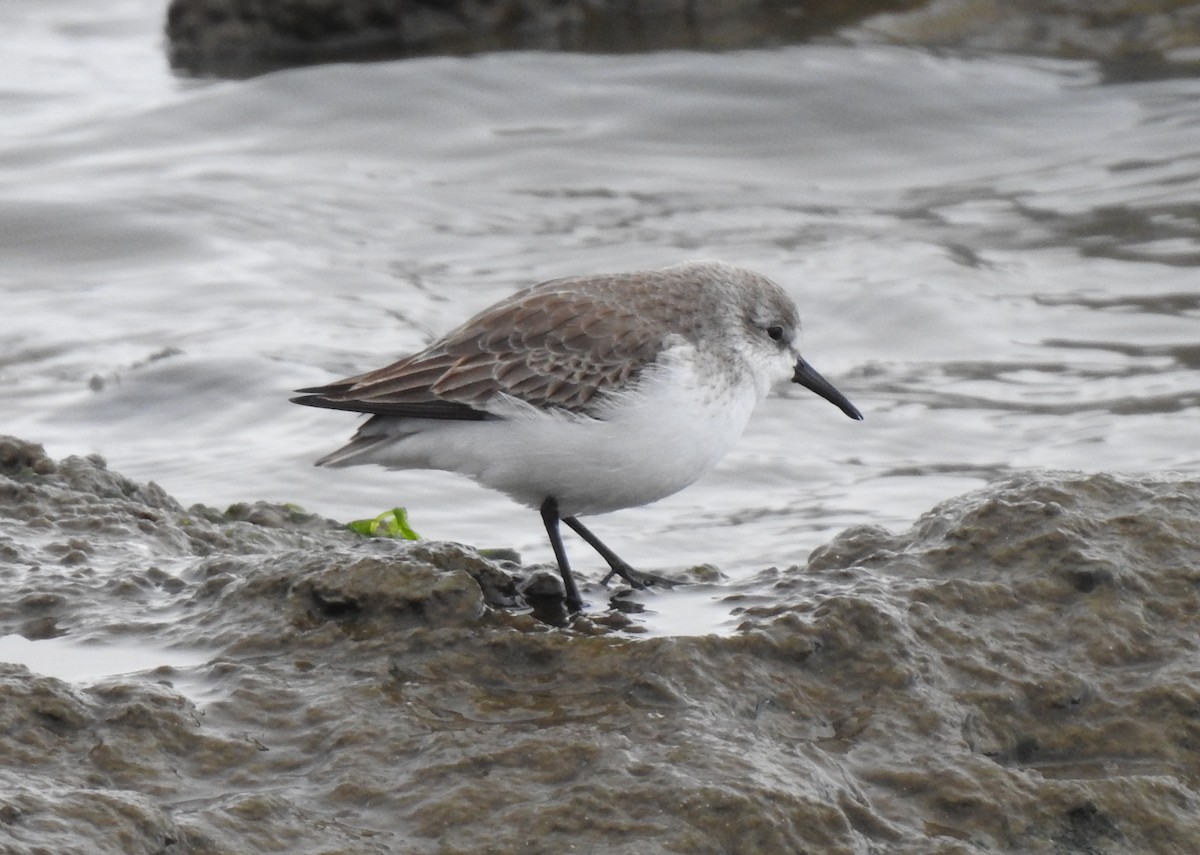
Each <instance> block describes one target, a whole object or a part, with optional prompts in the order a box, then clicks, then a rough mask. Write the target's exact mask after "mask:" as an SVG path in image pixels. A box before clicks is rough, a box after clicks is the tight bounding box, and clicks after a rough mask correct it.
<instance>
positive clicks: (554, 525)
mask: <svg viewBox="0 0 1200 855" xmlns="http://www.w3.org/2000/svg"><path fill="white" fill-rule="evenodd" d="M541 512H542V522H543V523H544V524H545V526H546V534H547V535H549V536H550V546H551V548H552V549H553V550H554V558H555V560H556V561H558V572H559V573H561V574H562V580H563V588H564V590H565V591H566V594H567V610H568V611H572V612H577V611H579V610H581V609H582V608H583V600H582V599H580V597H579V589H578V588H576V587H575V577H574V576H572V575H571V565H570V564H568V563H567V550H566V549H565V548H564V547H563V542H562V535H561V534H560V533H559V531H558V520H559V516H558V502H557V501H556V500H555V499H554V497H553V496H551V497H550V498H548V499H546V501H544V502H542V507H541ZM567 523H568V524H570V523H571V520H567ZM571 528H575V526H573V525H572V526H571ZM576 531H578V529H576ZM601 554H603V553H601Z"/></svg>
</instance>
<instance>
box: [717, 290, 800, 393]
mask: <svg viewBox="0 0 1200 855" xmlns="http://www.w3.org/2000/svg"><path fill="white" fill-rule="evenodd" d="M752 296H753V299H752V300H750V301H749V302H748V303H747V304H746V305H745V306H744V307H743V311H742V313H741V314H740V316H738V315H731V321H733V325H734V326H735V327H736V332H733V334H732V336H731V338H732V341H733V342H734V343H735V344H734V347H735V350H737V352H738V353H739V354H740V355H741V357H742V359H743V360H744V362H745V365H746V368H747V369H749V371H750V373H751V374H752V376H753V377H754V380H755V386H756V388H757V391H758V396H759V398H762V397H765V396H766V394H767V392H769V391H770V390H771V387H773V386H774V385H776V384H777V383H781V382H783V381H784V380H791V378H792V375H793V373H794V372H795V369H796V362H797V360H798V359H799V358H800V355H799V353H798V351H797V350H796V337H797V334H798V331H799V327H800V322H799V318H798V316H797V313H796V307H795V306H794V305H793V304H792V301H791V300H790V299H789V298H788V296H787V295H786V294H785V293H783V291H782V290H780V289H779V288H777V287H776V286H774V285H772V284H771V283H767V282H764V283H762V287H760V288H756V289H754V290H753V292H752Z"/></svg>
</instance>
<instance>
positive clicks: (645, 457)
mask: <svg viewBox="0 0 1200 855" xmlns="http://www.w3.org/2000/svg"><path fill="white" fill-rule="evenodd" d="M697 368H698V366H697V365H696V363H695V362H694V361H692V360H690V359H688V360H682V361H679V362H673V364H670V365H667V366H663V367H662V369H661V370H657V371H655V372H652V373H651V374H650V375H649V376H648V377H647V378H646V380H645V381H644V382H643V383H641V384H639V387H638V388H637V389H635V390H633V391H632V392H630V393H629V394H626V395H623V396H620V397H618V398H615V399H614V400H613V401H612V402H611V404H610V405H609V406H608V407H607V408H606V409H605V411H604V412H602V413H601V414H600V415H601V417H600V418H585V417H581V416H573V415H566V414H561V413H559V414H547V413H546V412H544V411H540V410H535V409H533V408H532V407H528V406H527V405H523V404H516V403H514V406H513V407H512V413H511V415H509V417H508V418H503V419H497V420H489V421H478V422H452V423H447V422H441V423H436V424H429V427H428V428H426V429H418V430H417V431H416V432H414V433H412V434H411V435H409V436H406V437H405V438H404V439H402V440H401V441H400V442H398V443H395V444H392V445H390V446H387V447H385V448H381V449H380V450H379V452H377V453H376V454H373V455H371V458H372V459H373V460H374V462H377V463H381V464H383V465H385V466H395V467H401V468H416V467H426V468H433V469H446V470H450V471H455V472H461V473H463V474H466V475H470V476H471V477H472V478H474V479H475V480H477V481H478V482H479V483H481V484H484V485H485V486H488V487H491V488H493V489H495V490H499V491H501V492H503V493H506V494H508V495H509V496H511V497H512V498H513V499H515V500H516V501H518V502H521V503H523V504H525V505H529V506H531V507H537V506H539V505H540V504H541V503H542V502H543V501H544V500H545V499H546V498H547V497H550V496H553V497H554V498H555V499H556V500H557V502H558V506H559V513H560V514H561V515H562V516H564V517H570V516H579V515H587V514H600V513H607V512H609V511H615V510H619V509H621V508H629V507H635V506H638V505H644V504H647V503H648V502H653V501H656V500H658V499H661V498H663V497H664V496H669V495H671V494H672V493H675V492H677V491H678V490H681V489H683V488H684V487H686V486H688V485H689V484H691V483H692V482H694V481H695V480H696V479H697V478H699V477H700V476H701V475H703V474H704V473H705V472H707V471H708V470H709V469H711V468H712V467H713V466H714V465H716V463H717V462H718V461H719V460H720V459H721V458H722V457H724V456H725V454H726V453H727V452H728V451H729V449H730V448H731V447H732V446H733V444H734V443H735V442H736V441H737V438H738V437H739V436H741V434H742V431H743V430H744V428H745V426H746V422H747V421H748V419H749V418H750V413H751V411H752V410H753V409H754V405H755V404H756V403H757V401H758V397H759V396H758V392H757V389H756V388H755V384H753V383H745V382H742V383H738V382H730V380H732V378H726V377H724V376H717V377H713V376H712V375H705V376H701V375H700V373H699V372H698V370H697ZM426 424H428V423H426ZM389 458H390V459H389Z"/></svg>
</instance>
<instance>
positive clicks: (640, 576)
mask: <svg viewBox="0 0 1200 855" xmlns="http://www.w3.org/2000/svg"><path fill="white" fill-rule="evenodd" d="M613 576H620V577H621V578H622V579H624V580H625V583H626V584H627V585H629V587H631V588H634V589H636V590H639V591H641V590H644V589H646V588H649V587H650V586H652V585H653V586H654V587H658V588H674V587H675V586H676V585H678V584H680V583H679V582H676V581H675V580H674V579H668V578H667V577H665V576H659V575H657V574H655V573H643V572H641V571H639V570H634V569H633V568H632V567H630V566H629V565H628V564H625V563H621V564H614V565H612V569H611V570H609V571H608V575H607V576H605V577H604V578H603V579H601V580H600V584H601V585H602V586H603V587H605V588H607V587H608V583H609V582H611V581H612V577H613Z"/></svg>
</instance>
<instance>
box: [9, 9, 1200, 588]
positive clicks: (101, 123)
mask: <svg viewBox="0 0 1200 855" xmlns="http://www.w3.org/2000/svg"><path fill="white" fill-rule="evenodd" d="M111 9H112V11H111V12H106V13H105V17H104V18H103V19H100V18H99V17H98V15H99V13H98V12H97V11H96V9H95V7H94V6H92V5H91V4H84V3H78V2H66V0H61V2H56V3H39V4H8V5H6V6H4V7H3V8H2V9H0V26H2V27H3V30H4V31H5V32H6V33H7V36H5V39H6V41H7V42H9V43H10V45H11V46H13V47H14V48H15V50H16V52H15V54H14V58H15V59H16V60H17V63H16V64H17V65H18V66H19V67H20V69H21V73H20V74H18V75H16V76H14V77H12V78H10V79H9V80H8V82H7V83H6V85H5V86H4V88H3V90H2V91H0V110H2V111H3V113H4V115H5V120H4V122H3V124H2V125H0V182H3V187H4V192H3V194H0V257H2V259H3V264H2V265H0V277H3V279H2V281H0V287H2V288H3V294H4V314H3V321H2V323H0V413H2V415H0V430H2V431H3V432H8V433H13V434H16V435H19V436H22V437H25V438H27V439H31V440H36V441H40V442H43V443H45V445H46V446H47V448H48V450H49V452H50V453H51V454H52V455H55V456H61V455H63V454H68V453H79V452H93V451H94V452H100V453H102V454H103V455H104V456H105V457H106V458H107V459H108V460H109V462H110V464H111V465H112V466H113V468H115V469H118V470H120V471H121V472H123V473H124V474H126V475H128V476H130V477H132V478H135V479H138V480H154V481H156V482H158V483H160V484H162V485H163V486H164V487H165V488H166V489H167V490H168V491H169V492H170V493H172V494H173V495H175V496H176V497H178V498H179V499H180V500H181V501H183V502H185V503H187V502H204V503H208V504H214V505H223V504H224V503H228V502H231V501H236V500H251V499H258V498H263V499H269V500H273V501H286V502H294V503H298V504H300V505H303V506H304V507H306V508H309V509H310V510H314V511H318V512H321V513H324V514H327V515H330V516H333V517H335V518H339V519H351V518H357V517H365V516H373V515H375V514H376V513H379V512H380V511H382V510H384V509H386V508H389V507H392V506H394V505H405V506H407V507H408V509H409V513H410V518H411V520H412V523H413V525H414V527H415V528H416V529H417V530H418V531H420V532H421V533H422V534H423V535H425V536H427V537H431V538H437V539H454V540H460V541H463V542H467V543H472V544H477V545H479V546H512V547H515V548H517V549H519V550H520V551H521V552H522V554H523V555H524V556H525V557H527V558H532V559H539V560H548V559H549V557H550V553H549V548H548V547H547V546H546V545H545V544H544V543H543V538H544V535H543V533H542V532H541V530H540V526H539V523H538V520H537V516H536V514H532V513H529V512H525V511H522V510H520V509H518V508H516V507H515V506H514V505H512V504H511V503H510V502H509V501H508V500H507V499H505V498H503V497H501V496H497V495H494V494H491V493H488V492H486V491H484V490H482V489H480V488H477V487H475V486H474V485H472V484H470V483H469V482H467V481H465V480H464V479H461V478H459V477H457V476H452V475H445V474H440V473H426V472H413V473H385V472H380V471H374V470H371V469H365V468H364V469H351V470H342V471H333V472H326V471H323V470H317V469H315V468H313V467H311V466H310V465H309V464H310V462H311V460H312V459H313V458H315V457H317V456H319V455H320V454H322V453H324V452H326V451H329V450H331V449H332V448H334V447H335V446H337V445H338V444H340V443H341V442H342V441H343V440H344V439H345V438H346V437H348V435H349V434H350V432H351V431H352V430H353V428H354V424H355V421H354V419H353V418H352V417H351V416H349V415H348V414H343V413H328V412H317V411H311V410H305V409H301V408H298V407H295V406H293V405H291V404H289V403H288V402H287V397H288V394H289V391H290V390H291V389H293V388H296V387H298V386H303V385H312V384H315V383H320V382H322V381H325V380H328V379H332V378H333V377H335V376H343V375H345V374H347V373H350V372H356V371H359V370H365V369H367V368H371V367H376V366H378V365H380V364H383V363H384V362H385V361H387V360H390V359H391V358H392V357H394V356H396V355H398V354H401V353H404V352H407V351H411V350H413V349H416V348H419V347H420V346H421V345H422V344H423V343H425V342H426V341H428V340H429V339H430V337H431V336H433V335H435V334H436V333H439V332H442V331H445V330H447V329H449V328H450V327H451V326H453V325H455V324H456V323H457V322H458V321H460V320H461V319H463V318H464V317H465V316H467V315H469V314H471V313H473V312H474V311H476V310H478V309H479V308H481V307H483V306H485V305H487V304H488V303H490V302H492V301H494V300H496V299H498V298H500V297H501V296H503V295H505V294H507V293H509V292H510V291H512V290H514V289H516V288H518V287H521V286H524V285H527V284H530V283H533V282H536V281H539V280H542V279H546V278H550V277H554V276H560V275H566V274H572V273H579V272H600V271H608V270H624V269H631V268H638V267H644V266H660V265H666V264H671V263H674V262H677V261H680V260H684V259H689V258H696V257H708V258H721V259H724V260H727V261H731V262H735V263H738V264H743V265H746V266H749V267H753V268H755V269H758V270H760V271H762V272H765V273H767V274H768V275H770V276H772V277H774V278H776V279H777V280H778V281H779V282H780V283H781V284H783V285H784V286H785V288H787V290H788V291H789V292H790V293H791V294H792V295H793V296H794V297H795V298H796V299H797V301H798V303H799V305H800V307H801V311H802V314H803V316H804V320H805V329H806V332H805V339H804V341H805V352H806V355H807V356H808V358H809V359H810V360H811V361H812V362H813V364H814V365H816V366H817V367H818V368H819V369H820V370H821V371H822V372H823V373H824V374H825V375H826V376H827V377H829V378H830V379H832V380H834V381H835V382H836V383H837V385H838V386H839V387H841V388H842V389H843V391H845V392H846V393H847V395H848V396H849V397H850V398H851V399H852V400H854V402H855V403H856V404H857V405H858V406H859V407H860V408H861V409H862V410H863V412H864V413H865V414H866V420H865V422H863V423H853V422H851V421H849V420H847V419H845V418H844V417H843V416H842V415H841V414H839V413H838V412H837V411H836V410H835V409H834V408H832V407H830V406H829V405H828V404H826V403H825V402H823V401H820V400H818V399H816V398H814V397H813V396H811V395H809V394H808V393H806V392H804V391H803V390H799V389H796V390H787V391H785V392H783V393H782V395H781V396H779V397H776V398H772V399H770V400H769V401H767V402H766V403H765V404H764V405H763V406H762V408H761V410H760V411H759V412H758V413H757V414H756V417H755V419H754V420H753V422H752V424H751V427H750V429H749V431H748V433H747V435H746V437H745V438H744V439H743V441H742V442H741V444H740V445H739V446H738V447H737V449H736V450H735V451H734V452H733V453H732V454H731V455H730V456H729V458H727V459H726V461H725V462H724V463H723V464H722V466H721V467H720V468H719V469H718V471H716V472H715V473H713V474H712V475H711V476H709V477H708V478H706V479H705V480H704V481H702V482H701V483H699V484H697V485H696V486H694V487H693V488H691V489H689V490H687V491H685V492H684V493H682V494H680V495H678V496H675V497H672V498H669V499H667V500H664V501H662V502H660V503H658V504H656V505H654V506H652V507H650V508H646V509H642V510H637V511H626V512H622V513H619V514H614V515H612V516H610V517H607V518H602V519H598V520H596V521H595V529H596V531H597V532H598V533H600V534H601V535H602V536H604V537H605V538H606V539H607V540H608V541H609V542H610V543H611V544H612V545H613V546H614V548H616V549H617V550H618V551H619V552H621V553H622V554H623V555H625V556H626V557H627V558H629V559H630V560H631V561H632V562H633V563H635V564H637V565H639V566H643V567H648V568H654V567H671V568H677V567H681V566H687V565H692V564H701V563H711V564H714V565H717V566H718V567H720V568H721V569H722V570H724V571H725V572H727V573H730V574H732V575H738V574H744V573H747V572H751V571H753V570H757V569H760V568H762V567H764V566H768V565H772V564H774V565H779V566H788V565H790V564H794V563H797V562H801V561H803V559H804V558H805V556H806V555H807V554H808V552H809V551H810V550H811V549H812V548H813V547H815V546H817V545H819V544H820V543H822V542H824V541H826V540H828V539H829V537H831V536H832V535H833V534H834V533H835V532H836V531H839V530H841V529H843V528H845V527H846V526H847V525H850V524H854V523H862V522H877V523H882V524H885V525H889V526H902V525H905V524H907V523H908V522H910V521H911V520H912V519H913V518H914V517H915V516H916V515H918V514H919V513H921V512H923V511H924V510H926V509H928V508H929V507H930V506H931V505H932V504H934V503H936V502H938V501H940V500H942V499H945V498H947V497H949V496H952V495H954V494H957V493H959V492H961V491H963V490H965V489H967V488H970V487H974V486H978V485H979V484H981V483H984V482H985V481H987V480H989V479H992V478H994V477H996V476H998V475H1001V474H1005V473H1007V472H1009V471H1010V470H1014V469H1024V468H1027V467H1054V468H1060V467H1061V468H1079V469H1084V470H1093V471H1110V470H1125V471H1133V472H1148V471H1157V470H1168V469H1191V468H1194V467H1195V466H1196V464H1197V462H1198V458H1200V452H1198V451H1197V449H1198V448H1200V443H1198V442H1197V436H1196V427H1195V425H1196V419H1195V407H1196V406H1197V404H1198V403H1200V374H1198V372H1197V368H1198V367H1200V357H1198V356H1197V353H1198V351H1197V344H1196V331H1197V326H1196V324H1197V318H1198V317H1200V285H1198V282H1197V278H1196V272H1195V268H1196V265H1197V263H1198V262H1200V251H1198V249H1197V240H1196V239H1197V230H1198V229H1197V214H1196V206H1195V199H1196V198H1197V194H1198V193H1200V177H1198V176H1200V144H1198V143H1197V140H1198V139H1200V137H1198V135H1197V134H1198V125H1200V121H1198V120H1200V83H1198V82H1197V81H1195V80H1192V79H1174V80H1172V79H1166V80H1153V81H1149V82H1139V83H1125V84H1122V83H1104V82H1102V81H1101V79H1100V75H1099V74H1098V72H1097V71H1096V70H1095V69H1094V68H1093V67H1091V66H1090V65H1088V64H1084V63H1069V62H1054V61H1048V60H1034V59H1021V58H1013V57H998V56H993V57H988V56H972V57H965V56H955V55H952V54H939V55H934V54H930V53H926V52H921V51H916V50H906V49H898V48H877V47H833V46H824V47H798V48H788V49H779V50H763V51H747V52H738V53H729V54H721V55H711V54H689V53H659V54H648V55H642V56H621V57H608V56H572V55H540V54H528V53H524V54H523V53H514V54H503V55H492V56H479V57H473V58H468V59H446V58H443V59H420V60H411V61H406V62H394V63H383V64H374V65H342V66H325V67H315V68H308V69H300V70H292V71H284V72H279V73H275V74H272V75H268V76H265V77H260V78H257V79H253V80H249V81H243V82H187V81H180V80H175V79H173V78H171V76H170V75H169V73H168V71H167V69H166V65H165V62H164V60H163V58H162V55H161V50H160V45H159V38H160V36H159V32H158V30H159V26H160V19H161V14H162V8H161V6H160V4H158V3H152V2H146V0H124V2H121V3H118V4H115V5H114V6H112V7H111ZM588 560H590V559H588ZM590 569H594V568H585V572H589V571H590Z"/></svg>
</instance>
